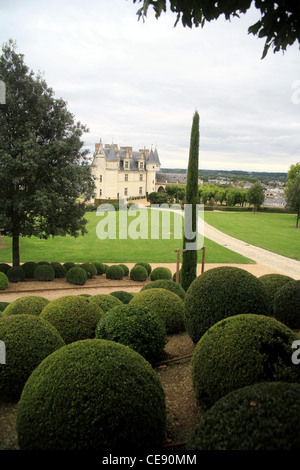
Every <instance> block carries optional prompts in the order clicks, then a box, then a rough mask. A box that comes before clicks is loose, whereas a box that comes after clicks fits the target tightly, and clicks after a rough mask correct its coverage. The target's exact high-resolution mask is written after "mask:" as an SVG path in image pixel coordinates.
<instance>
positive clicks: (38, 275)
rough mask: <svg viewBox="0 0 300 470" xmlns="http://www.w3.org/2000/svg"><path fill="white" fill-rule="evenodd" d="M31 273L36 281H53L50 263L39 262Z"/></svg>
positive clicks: (52, 270)
mask: <svg viewBox="0 0 300 470" xmlns="http://www.w3.org/2000/svg"><path fill="white" fill-rule="evenodd" d="M33 275H34V279H35V280H36V281H53V279H54V276H55V273H54V269H53V267H52V266H51V265H50V264H39V266H38V267H37V268H36V269H35V270H34V273H33Z"/></svg>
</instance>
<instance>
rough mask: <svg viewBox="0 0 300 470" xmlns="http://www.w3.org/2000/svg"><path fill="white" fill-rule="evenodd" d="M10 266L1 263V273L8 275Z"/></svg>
mask: <svg viewBox="0 0 300 470" xmlns="http://www.w3.org/2000/svg"><path fill="white" fill-rule="evenodd" d="M9 268H10V265H9V264H7V263H0V273H4V274H6V273H7V271H8V270H9Z"/></svg>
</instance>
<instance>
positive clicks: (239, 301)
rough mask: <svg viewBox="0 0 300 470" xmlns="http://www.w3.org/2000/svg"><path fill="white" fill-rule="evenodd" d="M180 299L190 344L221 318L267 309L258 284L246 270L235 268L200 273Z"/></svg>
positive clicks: (215, 269) (262, 288) (264, 312)
mask: <svg viewBox="0 0 300 470" xmlns="http://www.w3.org/2000/svg"><path fill="white" fill-rule="evenodd" d="M184 301H185V322H186V329H187V331H188V333H189V336H190V337H191V339H192V341H193V342H194V343H197V342H198V341H199V339H200V338H201V336H203V335H204V333H205V332H206V331H207V330H208V329H209V328H210V327H211V326H212V325H214V324H215V323H217V322H218V321H220V320H223V318H227V317H231V316H233V315H239V314H241V313H256V314H263V315H268V312H269V305H268V298H267V293H266V290H265V288H264V286H263V285H262V283H261V282H260V281H259V280H258V279H257V278H256V277H255V276H254V275H253V274H251V273H249V272H248V271H246V270H244V269H241V268H235V267H218V268H213V269H209V270H208V271H206V272H204V273H203V274H201V275H200V276H198V277H197V278H196V279H195V280H194V281H193V282H192V283H191V285H190V287H189V288H188V290H187V292H186V295H185V300H184Z"/></svg>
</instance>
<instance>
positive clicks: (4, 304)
mask: <svg viewBox="0 0 300 470" xmlns="http://www.w3.org/2000/svg"><path fill="white" fill-rule="evenodd" d="M9 304H10V302H0V311H1V312H3V311H4V310H5V309H6V307H7V306H8V305H9Z"/></svg>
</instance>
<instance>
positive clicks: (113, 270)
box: [106, 264, 124, 280]
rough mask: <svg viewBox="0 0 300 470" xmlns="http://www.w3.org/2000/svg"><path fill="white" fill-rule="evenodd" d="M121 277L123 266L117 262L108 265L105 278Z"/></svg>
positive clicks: (122, 275) (117, 278)
mask: <svg viewBox="0 0 300 470" xmlns="http://www.w3.org/2000/svg"><path fill="white" fill-rule="evenodd" d="M123 277H124V270H123V268H121V266H119V265H117V264H115V265H112V266H108V268H107V269H106V278H107V279H114V280H120V279H123Z"/></svg>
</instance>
